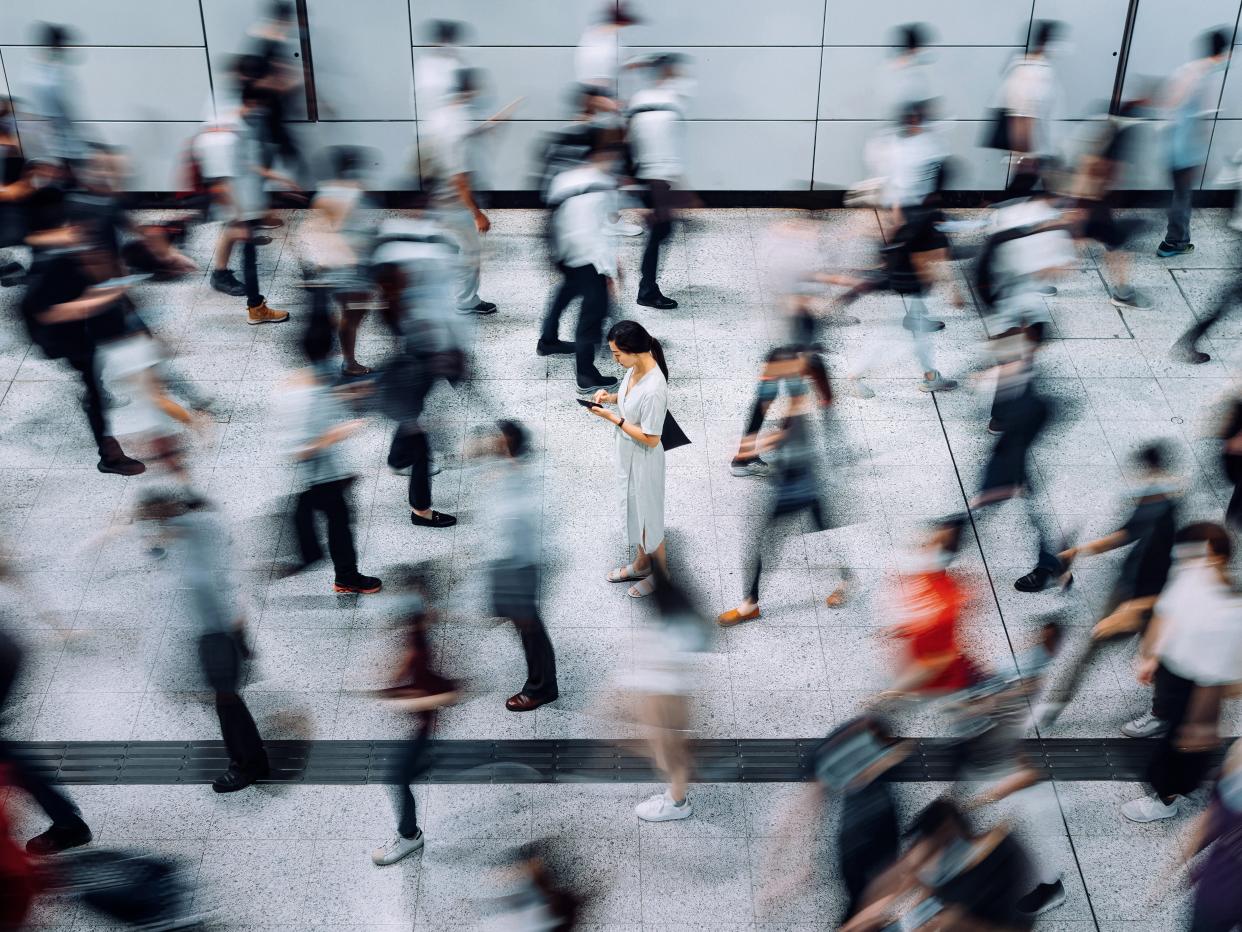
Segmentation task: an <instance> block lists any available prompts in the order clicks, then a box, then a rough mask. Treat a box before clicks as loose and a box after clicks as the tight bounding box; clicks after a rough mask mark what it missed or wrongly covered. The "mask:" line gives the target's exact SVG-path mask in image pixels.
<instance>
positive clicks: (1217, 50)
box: [1203, 29, 1229, 58]
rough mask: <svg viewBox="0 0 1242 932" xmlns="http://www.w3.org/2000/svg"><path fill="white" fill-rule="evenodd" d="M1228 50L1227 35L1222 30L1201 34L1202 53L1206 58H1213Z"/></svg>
mask: <svg viewBox="0 0 1242 932" xmlns="http://www.w3.org/2000/svg"><path fill="white" fill-rule="evenodd" d="M1227 48H1229V35H1228V34H1227V33H1226V32H1225V30H1223V29H1212V30H1209V31H1208V32H1205V33H1204V34H1203V51H1204V53H1205V55H1206V57H1208V58H1215V57H1216V56H1217V55H1220V54H1221V53H1223V52H1224V51H1225V49H1227Z"/></svg>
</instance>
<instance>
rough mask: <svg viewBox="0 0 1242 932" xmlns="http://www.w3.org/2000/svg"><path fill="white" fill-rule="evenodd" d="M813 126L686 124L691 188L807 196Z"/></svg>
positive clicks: (729, 122)
mask: <svg viewBox="0 0 1242 932" xmlns="http://www.w3.org/2000/svg"><path fill="white" fill-rule="evenodd" d="M814 141H815V124H814V123H813V122H810V121H807V122H794V121H788V122H766V123H747V122H745V121H740V120H739V121H732V120H730V121H720V122H710V123H695V122H689V123H687V124H686V184H687V186H688V187H690V188H693V189H696V190H700V191H744V190H747V189H750V188H753V189H756V190H763V191H790V190H796V191H805V190H806V189H807V184H808V181H809V180H810V179H809V178H807V175H808V174H809V172H810V170H811V152H812V148H813V147H814Z"/></svg>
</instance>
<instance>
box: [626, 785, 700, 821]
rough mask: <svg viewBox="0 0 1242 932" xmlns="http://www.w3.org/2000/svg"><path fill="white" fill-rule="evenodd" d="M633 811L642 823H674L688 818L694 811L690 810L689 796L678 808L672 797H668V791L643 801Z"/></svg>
mask: <svg viewBox="0 0 1242 932" xmlns="http://www.w3.org/2000/svg"><path fill="white" fill-rule="evenodd" d="M634 811H635V812H636V813H637V814H638V817H639V818H640V819H642V820H643V821H644V822H674V821H676V820H677V819H688V818H690V814H691V813H692V812H693V811H694V810H693V809H691V808H690V797H689V796H687V797H686V798H685V799H684V800H682V803H681V805H680V806H679V805H677V804H676V803H675V802H673V797H671V796H669V795H668V790H665V791H664V792H663V793H657V794H656V795H655V796H652V797H651V798H650V799H645V800H643V801H642V802H641V803H639V804H638V805H637V806H635V807H634Z"/></svg>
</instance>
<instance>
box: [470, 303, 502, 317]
mask: <svg viewBox="0 0 1242 932" xmlns="http://www.w3.org/2000/svg"><path fill="white" fill-rule="evenodd" d="M470 310H471V312H473V313H475V314H478V315H479V316H480V317H484V316H486V315H488V314H495V313H496V305H494V304H492V302H491V301H480V302H479V303H478V304H476V305H475V306H474V307H472V308H470Z"/></svg>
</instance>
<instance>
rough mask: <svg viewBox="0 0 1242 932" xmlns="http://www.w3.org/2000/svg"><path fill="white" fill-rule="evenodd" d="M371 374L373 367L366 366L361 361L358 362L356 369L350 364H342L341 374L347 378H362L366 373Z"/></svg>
mask: <svg viewBox="0 0 1242 932" xmlns="http://www.w3.org/2000/svg"><path fill="white" fill-rule="evenodd" d="M370 374H371V367H370V366H364V365H362V364H361V363H359V364H358V367H357V368H356V369H351V368H350V367H349V366H341V375H343V376H345V378H347V379H360V378H362V377H363V376H364V375H370Z"/></svg>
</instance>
